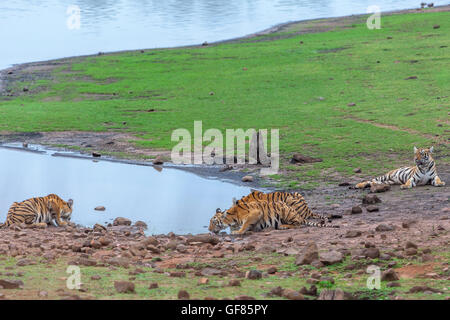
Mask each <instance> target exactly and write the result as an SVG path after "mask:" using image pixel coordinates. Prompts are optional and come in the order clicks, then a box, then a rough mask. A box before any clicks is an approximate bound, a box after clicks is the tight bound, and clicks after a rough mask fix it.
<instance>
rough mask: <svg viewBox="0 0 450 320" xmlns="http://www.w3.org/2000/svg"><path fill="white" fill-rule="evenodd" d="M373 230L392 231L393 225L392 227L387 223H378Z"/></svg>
mask: <svg viewBox="0 0 450 320" xmlns="http://www.w3.org/2000/svg"><path fill="white" fill-rule="evenodd" d="M375 230H376V231H379V232H383V231H392V230H394V227H393V226H388V225H387V224H379V225H378V226H377V227H376V228H375Z"/></svg>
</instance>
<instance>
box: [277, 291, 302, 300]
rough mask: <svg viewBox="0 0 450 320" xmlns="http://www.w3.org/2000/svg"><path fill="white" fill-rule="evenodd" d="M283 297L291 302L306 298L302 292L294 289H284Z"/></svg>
mask: <svg viewBox="0 0 450 320" xmlns="http://www.w3.org/2000/svg"><path fill="white" fill-rule="evenodd" d="M282 297H284V298H286V299H289V300H305V297H304V296H303V295H302V294H301V293H300V292H298V291H295V290H293V289H284V290H283V293H282Z"/></svg>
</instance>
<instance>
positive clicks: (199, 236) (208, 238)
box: [187, 233, 220, 245]
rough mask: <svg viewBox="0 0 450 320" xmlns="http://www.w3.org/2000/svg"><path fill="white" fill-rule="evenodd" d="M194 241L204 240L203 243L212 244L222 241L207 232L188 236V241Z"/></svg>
mask: <svg viewBox="0 0 450 320" xmlns="http://www.w3.org/2000/svg"><path fill="white" fill-rule="evenodd" d="M192 242H202V243H210V244H212V245H216V244H218V243H219V242H220V240H219V238H218V237H216V236H213V235H210V234H207V233H204V234H197V235H195V236H190V237H188V238H187V243H192Z"/></svg>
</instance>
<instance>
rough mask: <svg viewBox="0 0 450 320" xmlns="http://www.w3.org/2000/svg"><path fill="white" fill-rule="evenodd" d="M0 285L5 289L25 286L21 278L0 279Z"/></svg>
mask: <svg viewBox="0 0 450 320" xmlns="http://www.w3.org/2000/svg"><path fill="white" fill-rule="evenodd" d="M0 287H1V288H3V289H19V288H21V287H23V282H22V281H21V280H11V279H0Z"/></svg>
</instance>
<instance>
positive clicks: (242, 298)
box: [234, 295, 256, 300]
mask: <svg viewBox="0 0 450 320" xmlns="http://www.w3.org/2000/svg"><path fill="white" fill-rule="evenodd" d="M234 300H256V299H255V298H254V297H250V296H246V295H240V296H237V297H236V298H234Z"/></svg>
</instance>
